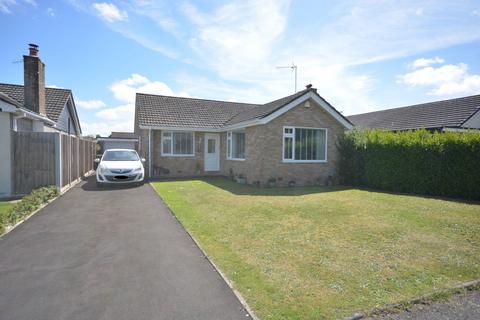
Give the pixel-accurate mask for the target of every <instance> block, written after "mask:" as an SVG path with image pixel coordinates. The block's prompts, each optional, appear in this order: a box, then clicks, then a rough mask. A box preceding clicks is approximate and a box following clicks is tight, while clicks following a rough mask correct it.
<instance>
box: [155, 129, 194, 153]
mask: <svg viewBox="0 0 480 320" xmlns="http://www.w3.org/2000/svg"><path fill="white" fill-rule="evenodd" d="M161 146H162V156H193V155H194V150H193V148H194V136H193V132H188V131H185V132H184V131H162V143H161Z"/></svg>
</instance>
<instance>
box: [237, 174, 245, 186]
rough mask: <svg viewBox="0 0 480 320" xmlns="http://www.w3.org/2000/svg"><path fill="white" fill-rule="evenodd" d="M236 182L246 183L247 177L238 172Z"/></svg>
mask: <svg viewBox="0 0 480 320" xmlns="http://www.w3.org/2000/svg"><path fill="white" fill-rule="evenodd" d="M237 183H240V184H245V183H247V179H246V178H245V177H244V176H243V174H239V175H238V176H237Z"/></svg>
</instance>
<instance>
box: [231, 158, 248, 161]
mask: <svg viewBox="0 0 480 320" xmlns="http://www.w3.org/2000/svg"><path fill="white" fill-rule="evenodd" d="M227 160H230V161H245V159H241V158H227Z"/></svg>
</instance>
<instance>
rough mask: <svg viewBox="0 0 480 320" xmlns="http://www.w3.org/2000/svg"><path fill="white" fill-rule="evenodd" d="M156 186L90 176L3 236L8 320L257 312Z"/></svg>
mask: <svg viewBox="0 0 480 320" xmlns="http://www.w3.org/2000/svg"><path fill="white" fill-rule="evenodd" d="M247 317H248V314H247V312H246V311H245V310H244V309H243V307H242V305H241V304H240V302H239V301H238V300H237V298H236V297H235V295H234V294H233V292H232V291H231V289H230V288H229V287H228V286H227V285H226V283H225V282H224V281H223V280H222V278H221V277H220V275H219V274H218V273H217V272H216V271H215V270H214V268H213V267H212V265H211V264H210V263H209V262H208V260H206V259H205V257H204V256H203V255H202V252H201V251H200V250H199V249H198V247H197V246H196V245H195V243H194V242H193V241H192V239H191V238H190V237H189V236H188V234H187V233H186V232H185V230H184V229H183V228H182V226H181V225H180V224H179V223H178V222H177V220H176V219H175V218H174V217H173V216H172V215H171V214H170V212H169V211H168V210H167V208H166V207H165V205H164V203H163V202H162V200H161V199H160V198H159V197H158V196H157V194H156V193H155V191H154V190H153V189H152V187H151V186H150V185H147V184H146V185H144V186H142V187H134V188H115V189H100V190H99V189H97V187H96V186H95V183H94V180H93V179H92V178H89V179H88V181H86V182H81V183H80V184H78V185H77V186H76V187H74V188H73V189H71V190H70V191H68V192H67V193H66V194H65V195H63V196H62V197H61V198H60V199H57V200H56V201H54V202H53V203H51V204H50V205H48V206H47V207H46V208H44V209H43V210H41V211H40V212H38V213H37V214H36V215H34V216H33V217H32V218H30V219H29V220H28V221H26V222H25V223H23V224H22V225H20V226H19V227H18V228H16V229H15V230H13V231H12V232H10V233H9V234H7V235H6V236H4V237H2V238H1V239H0V319H5V320H8V319H15V320H22V319H48V320H51V319H70V320H73V319H89V320H90V319H115V320H120V319H128V320H133V319H135V320H138V319H148V320H152V319H225V320H227V319H248V318H247Z"/></svg>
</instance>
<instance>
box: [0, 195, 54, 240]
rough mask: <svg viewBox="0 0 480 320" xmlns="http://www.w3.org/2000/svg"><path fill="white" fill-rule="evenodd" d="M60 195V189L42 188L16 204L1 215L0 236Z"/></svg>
mask: <svg viewBox="0 0 480 320" xmlns="http://www.w3.org/2000/svg"><path fill="white" fill-rule="evenodd" d="M58 195H59V192H58V189H57V187H54V186H52V187H41V188H38V189H35V190H33V191H32V192H31V193H30V194H29V195H27V196H25V197H23V198H22V200H20V201H19V202H17V203H15V204H14V205H13V207H11V208H10V209H8V210H7V211H6V212H5V213H4V214H2V215H0V234H2V233H3V232H5V228H6V227H7V226H9V225H14V224H15V223H17V222H18V221H20V220H22V219H23V218H25V217H26V216H28V215H29V214H31V213H32V212H33V211H35V210H37V209H38V208H40V206H41V205H43V204H45V203H47V202H48V201H49V200H51V199H53V198H55V197H57V196H58Z"/></svg>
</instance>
